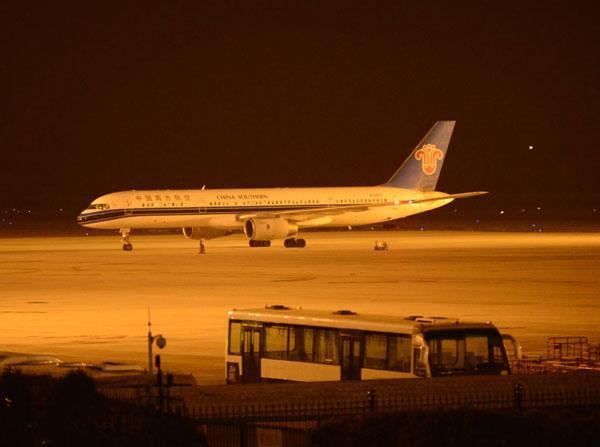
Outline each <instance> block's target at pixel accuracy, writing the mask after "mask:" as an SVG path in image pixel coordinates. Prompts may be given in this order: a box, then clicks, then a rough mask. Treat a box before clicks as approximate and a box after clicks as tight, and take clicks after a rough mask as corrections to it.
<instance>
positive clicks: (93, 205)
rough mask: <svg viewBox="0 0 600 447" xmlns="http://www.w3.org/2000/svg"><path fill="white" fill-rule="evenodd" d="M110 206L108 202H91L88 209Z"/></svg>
mask: <svg viewBox="0 0 600 447" xmlns="http://www.w3.org/2000/svg"><path fill="white" fill-rule="evenodd" d="M109 208H110V205H109V204H108V203H91V204H90V205H89V206H88V207H87V209H88V210H107V209H109Z"/></svg>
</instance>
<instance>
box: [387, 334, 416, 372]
mask: <svg viewBox="0 0 600 447" xmlns="http://www.w3.org/2000/svg"><path fill="white" fill-rule="evenodd" d="M410 348H411V339H410V337H402V336H393V335H391V336H390V337H389V344H388V369H391V370H393V371H402V372H410Z"/></svg>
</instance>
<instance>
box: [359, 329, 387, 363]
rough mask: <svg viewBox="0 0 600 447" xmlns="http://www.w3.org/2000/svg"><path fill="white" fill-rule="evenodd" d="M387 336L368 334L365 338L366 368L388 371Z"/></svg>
mask: <svg viewBox="0 0 600 447" xmlns="http://www.w3.org/2000/svg"><path fill="white" fill-rule="evenodd" d="M387 339H388V337H387V335H381V334H367V336H366V337H365V368H373V369H386V368H385V366H386V357H387Z"/></svg>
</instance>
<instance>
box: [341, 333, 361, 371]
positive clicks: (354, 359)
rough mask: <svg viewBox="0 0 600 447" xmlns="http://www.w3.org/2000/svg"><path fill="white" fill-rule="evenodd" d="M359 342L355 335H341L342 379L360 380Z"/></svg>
mask: <svg viewBox="0 0 600 447" xmlns="http://www.w3.org/2000/svg"><path fill="white" fill-rule="evenodd" d="M361 358H362V353H361V342H360V337H357V336H355V335H342V355H341V363H342V380H360V368H361Z"/></svg>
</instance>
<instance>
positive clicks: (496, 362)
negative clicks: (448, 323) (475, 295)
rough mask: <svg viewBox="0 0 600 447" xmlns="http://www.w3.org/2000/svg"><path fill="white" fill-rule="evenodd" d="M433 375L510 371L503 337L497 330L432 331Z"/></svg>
mask: <svg viewBox="0 0 600 447" xmlns="http://www.w3.org/2000/svg"><path fill="white" fill-rule="evenodd" d="M425 341H426V343H427V346H428V348H429V366H430V368H431V375H432V376H433V377H435V376H443V375H463V374H464V375H467V374H508V372H509V366H508V359H507V357H506V353H505V351H504V347H503V344H502V337H501V336H500V334H499V333H498V331H495V330H489V329H477V330H464V329H463V330H446V331H428V332H427V333H426V334H425Z"/></svg>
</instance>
